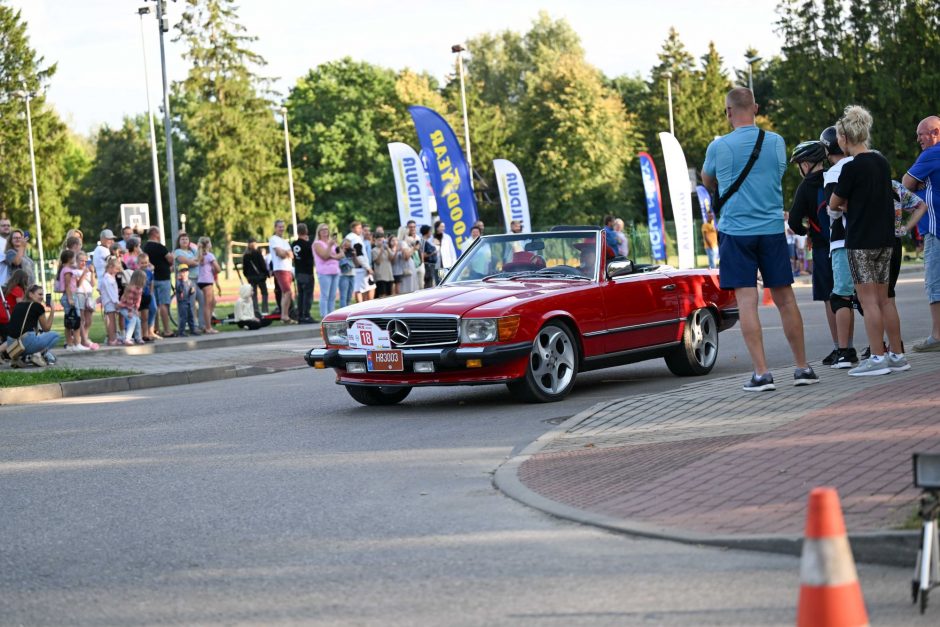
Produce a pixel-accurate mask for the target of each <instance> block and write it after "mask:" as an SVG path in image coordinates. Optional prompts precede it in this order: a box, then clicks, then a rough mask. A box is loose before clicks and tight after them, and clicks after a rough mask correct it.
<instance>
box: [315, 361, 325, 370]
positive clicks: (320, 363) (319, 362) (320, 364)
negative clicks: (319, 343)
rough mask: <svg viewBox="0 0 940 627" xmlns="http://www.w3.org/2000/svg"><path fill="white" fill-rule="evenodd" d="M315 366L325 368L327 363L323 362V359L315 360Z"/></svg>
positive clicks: (318, 368) (320, 368)
mask: <svg viewBox="0 0 940 627" xmlns="http://www.w3.org/2000/svg"><path fill="white" fill-rule="evenodd" d="M313 367H314V368H316V369H317V370H323V369H324V368H326V364H325V363H323V362H322V361H315V362H313Z"/></svg>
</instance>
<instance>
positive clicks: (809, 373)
mask: <svg viewBox="0 0 940 627" xmlns="http://www.w3.org/2000/svg"><path fill="white" fill-rule="evenodd" d="M814 383H819V375H817V374H816V373H815V372H813V369H812V367H809V368H797V369H796V370H794V371H793V385H812V384H814Z"/></svg>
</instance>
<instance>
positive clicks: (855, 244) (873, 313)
mask: <svg viewBox="0 0 940 627" xmlns="http://www.w3.org/2000/svg"><path fill="white" fill-rule="evenodd" d="M871 126H872V118H871V114H870V113H869V112H868V111H867V110H866V109H864V108H863V107H859V106H857V105H851V106H848V107H846V108H845V112H844V113H843V114H842V117H841V118H839V121H838V122H836V134H837V138H838V141H839V147H840V148H841V149H842V151H843V152H844V153H845V154H847V155H849V156H850V157H853V159H852V161H850V162H848V163H846V164H845V166H844V167H843V168H842V172H841V173H840V174H839V181H838V183H836V188H835V191H834V192H833V193H832V197H831V198H830V199H829V206H830V208H831V209H833V210H834V211H841V212H844V213H845V218H846V226H845V249H846V254H847V257H848V262H849V269H850V270H851V272H852V282H853V283H854V284H855V292H856V293H857V294H858V300H859V301H860V302H861V304H862V308H863V309H864V310H865V332H866V333H867V334H868V342H869V346H870V347H871V357H869V358H868V359H866V360H864V361H862V362H861V363H860V364H859V365H858V366H857V367H855V368H853V369H851V370H849V375H851V376H853V377H861V376H872V375H882V374H889V373H891V372H892V371H901V370H909V369H910V367H911V366H910V364H908V363H907V360H906V359H905V358H904V349H903V348H902V344H901V321H900V320H899V319H898V316H897V310H896V309H895V308H893V307H890V303H889V301H888V281H889V272H890V265H891V249H892V247H893V246H894V217H895V216H894V193H893V188H892V186H891V167H890V166H889V165H888V161H887V159H885V158H884V157H883V156H882V155H881V154H880V153H878V152H874V151H872V150H871V149H870V148H869V146H868V144H869V140H870V138H871ZM885 332H887V334H888V342H889V343H890V351H889V352H888V354H887V356H886V355H885V350H884V344H883V341H884V335H885Z"/></svg>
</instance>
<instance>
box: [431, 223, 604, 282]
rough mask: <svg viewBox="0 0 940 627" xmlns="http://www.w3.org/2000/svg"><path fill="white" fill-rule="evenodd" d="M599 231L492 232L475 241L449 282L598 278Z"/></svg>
mask: <svg viewBox="0 0 940 627" xmlns="http://www.w3.org/2000/svg"><path fill="white" fill-rule="evenodd" d="M597 242H598V232H597V231H560V232H552V233H511V234H508V235H490V236H486V237H482V238H480V239H479V240H477V241H476V242H474V243H473V246H472V247H470V248H469V249H468V250H467V251H466V252H464V254H463V255H461V257H460V259H458V260H457V264H456V265H455V266H454V268H453V270H451V272H450V274H448V275H447V280H446V281H445V283H448V284H450V283H462V282H466V281H479V280H481V279H487V280H513V279H518V278H532V277H537V278H546V279H558V280H582V281H583V280H592V281H593V280H595V279H596V278H597V270H598V267H597V249H598V243H597Z"/></svg>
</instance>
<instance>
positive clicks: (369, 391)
mask: <svg viewBox="0 0 940 627" xmlns="http://www.w3.org/2000/svg"><path fill="white" fill-rule="evenodd" d="M346 391H347V392H349V395H350V396H352V397H353V398H354V399H355V400H356V401H358V402H360V403H362V404H363V405H397V404H398V403H400V402H402V401H403V400H405V398H407V396H408V395H409V394H411V388H410V387H371V386H365V385H347V386H346Z"/></svg>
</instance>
